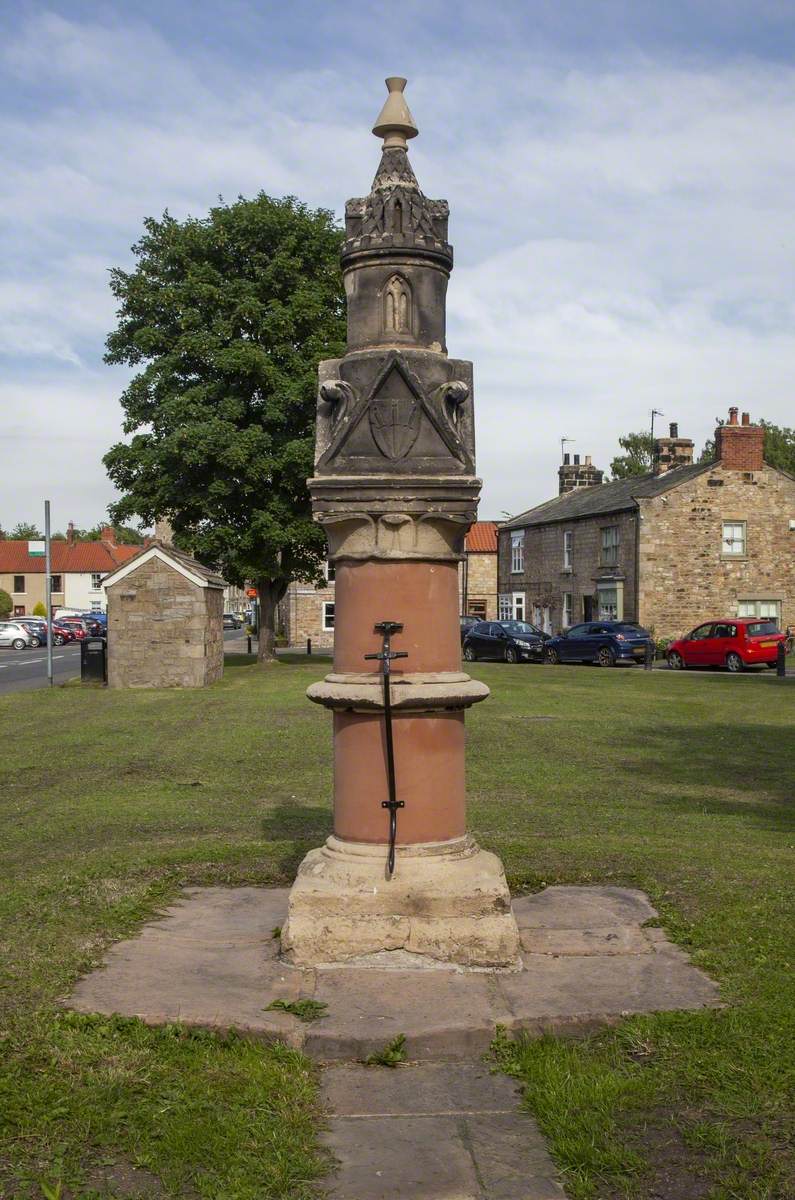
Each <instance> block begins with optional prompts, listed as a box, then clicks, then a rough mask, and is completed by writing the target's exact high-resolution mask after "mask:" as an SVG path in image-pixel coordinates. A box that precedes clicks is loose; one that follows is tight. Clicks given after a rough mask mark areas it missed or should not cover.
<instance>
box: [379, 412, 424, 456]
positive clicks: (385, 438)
mask: <svg viewBox="0 0 795 1200" xmlns="http://www.w3.org/2000/svg"><path fill="white" fill-rule="evenodd" d="M420 416H421V413H420V407H419V405H418V404H417V401H416V400H415V399H414V398H413V397H411V396H404V397H399V398H394V399H390V398H389V397H386V396H384V397H379V398H378V399H377V400H372V401H371V402H370V429H371V430H372V434H373V439H374V441H375V444H376V446H377V447H378V449H379V450H380V451H381V453H382V454H383V456H384V458H389V459H391V460H393V461H394V460H395V459H398V458H405V456H406V455H407V454H408V452H409V451H410V450H411V448H412V446H413V445H414V443H415V442H416V440H417V434H418V433H419V431H420Z"/></svg>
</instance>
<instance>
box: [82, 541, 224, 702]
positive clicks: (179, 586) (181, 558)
mask: <svg viewBox="0 0 795 1200" xmlns="http://www.w3.org/2000/svg"><path fill="white" fill-rule="evenodd" d="M104 583H105V591H106V595H107V601H108V685H109V686H110V687H119V688H124V687H153V688H157V687H205V686H206V685H207V684H209V683H214V682H215V680H216V679H220V678H221V676H222V675H223V670H224V632H223V611H224V588H225V586H226V584H225V581H224V580H223V579H222V578H221V576H220V575H218V574H216V572H215V571H212V570H210V568H209V567H205V566H204V565H203V564H202V563H200V562H198V561H197V560H196V559H195V558H191V557H190V556H189V555H187V554H183V553H182V551H180V550H177V549H175V547H174V546H170V545H166V544H165V543H163V542H153V543H150V544H149V545H148V546H146V547H144V549H143V550H141V552H140V553H139V554H137V555H136V556H135V558H133V559H131V560H130V561H129V562H127V563H125V564H124V565H123V566H121V567H119V568H118V569H117V570H116V571H113V572H111V574H110V575H108V577H107V578H106V579H105V581H104Z"/></svg>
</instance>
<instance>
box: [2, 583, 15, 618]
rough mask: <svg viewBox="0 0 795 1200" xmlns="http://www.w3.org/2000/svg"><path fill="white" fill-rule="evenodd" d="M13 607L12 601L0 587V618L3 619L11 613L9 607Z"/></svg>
mask: <svg viewBox="0 0 795 1200" xmlns="http://www.w3.org/2000/svg"><path fill="white" fill-rule="evenodd" d="M13 607H14V602H13V601H12V599H11V597H10V596H9V594H8V592H4V591H3V589H2V588H0V620H2V621H4V620H5V618H6V617H8V616H10V615H11V609H12V608H13Z"/></svg>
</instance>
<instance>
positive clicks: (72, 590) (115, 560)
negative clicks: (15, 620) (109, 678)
mask: <svg viewBox="0 0 795 1200" xmlns="http://www.w3.org/2000/svg"><path fill="white" fill-rule="evenodd" d="M140 548H141V547H140V546H117V545H116V536H115V534H114V532H113V530H112V529H111V528H110V526H106V527H105V528H104V529H103V530H102V536H101V538H100V540H99V541H97V542H77V541H75V539H74V532H73V528H72V526H71V523H70V527H69V532H68V534H67V538H66V541H65V542H62V541H57V542H53V543H52V561H51V563H50V571H51V576H52V606H53V608H54V609H55V608H59V607H64V608H77V609H81V610H82V611H85V612H91V611H94V612H96V611H103V610H104V608H105V590H104V586H103V580H104V579H105V576H106V575H108V574H110V572H111V571H115V570H116V568H117V567H118V566H120V565H121V563H124V562H126V561H127V560H128V559H129V558H132V557H133V555H135V554H137V553H138V551H139V550H140ZM45 583H46V580H45V573H44V542H42V541H12V540H10V539H7V540H4V541H0V588H2V589H3V590H4V591H6V592H8V593H9V595H10V596H11V601H12V604H13V610H12V615H13V616H15V617H24V616H30V615H31V613H32V612H33V609H34V608H35V607H36V605H37V604H44V598H45Z"/></svg>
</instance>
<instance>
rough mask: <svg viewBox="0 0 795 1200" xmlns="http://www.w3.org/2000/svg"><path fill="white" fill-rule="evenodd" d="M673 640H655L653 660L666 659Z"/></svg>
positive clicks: (668, 638)
mask: <svg viewBox="0 0 795 1200" xmlns="http://www.w3.org/2000/svg"><path fill="white" fill-rule="evenodd" d="M674 640H675V639H674V638H670V637H667V638H657V640H656V642H655V643H654V657H655V658H667V657H668V647H669V646H670V644H671V642H673V641H674Z"/></svg>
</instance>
